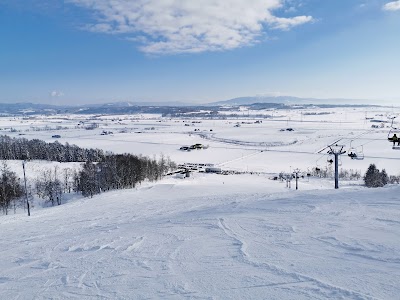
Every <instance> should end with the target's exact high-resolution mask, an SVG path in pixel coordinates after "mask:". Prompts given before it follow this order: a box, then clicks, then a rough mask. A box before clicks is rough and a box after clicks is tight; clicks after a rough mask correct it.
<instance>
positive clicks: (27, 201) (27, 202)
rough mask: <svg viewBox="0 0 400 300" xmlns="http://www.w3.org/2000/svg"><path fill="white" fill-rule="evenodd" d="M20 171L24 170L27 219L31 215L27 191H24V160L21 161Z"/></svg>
mask: <svg viewBox="0 0 400 300" xmlns="http://www.w3.org/2000/svg"><path fill="white" fill-rule="evenodd" d="M22 169H23V170H24V183H25V200H26V207H27V208H28V217H29V216H30V215H31V210H30V207H29V200H28V190H27V189H26V176H25V160H23V161H22Z"/></svg>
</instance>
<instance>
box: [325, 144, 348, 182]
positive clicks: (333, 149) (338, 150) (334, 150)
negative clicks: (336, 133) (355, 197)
mask: <svg viewBox="0 0 400 300" xmlns="http://www.w3.org/2000/svg"><path fill="white" fill-rule="evenodd" d="M343 148H344V145H338V144H335V145H331V146H329V151H328V154H332V155H334V156H335V189H338V188H339V155H342V154H345V153H346V151H344V150H343Z"/></svg>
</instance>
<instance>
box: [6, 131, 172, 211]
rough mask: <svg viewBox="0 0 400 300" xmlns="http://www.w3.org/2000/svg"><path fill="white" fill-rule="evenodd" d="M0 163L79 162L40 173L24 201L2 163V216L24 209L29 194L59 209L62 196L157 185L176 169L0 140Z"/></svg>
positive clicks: (165, 162)
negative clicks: (78, 166)
mask: <svg viewBox="0 0 400 300" xmlns="http://www.w3.org/2000/svg"><path fill="white" fill-rule="evenodd" d="M0 159H1V160H4V161H6V160H45V161H58V162H81V163H83V166H82V168H81V170H79V171H77V170H72V169H69V168H65V169H63V170H62V172H60V171H58V167H55V168H54V170H52V169H48V170H45V171H43V172H42V174H41V175H40V176H38V178H37V179H36V180H35V182H34V183H33V185H30V186H29V189H28V191H27V197H25V193H24V188H23V185H22V182H21V180H20V179H19V178H18V176H17V174H16V173H15V172H12V171H11V170H10V169H9V168H8V166H7V164H6V163H5V162H3V165H2V167H1V168H0V209H1V210H2V212H3V213H4V214H8V213H9V211H10V210H12V209H13V210H14V212H15V211H16V209H17V208H18V207H24V206H25V205H26V198H28V201H29V200H32V198H33V194H36V195H37V196H38V197H39V198H42V199H44V200H45V201H46V202H48V203H50V204H51V205H55V204H57V205H60V204H61V203H62V199H63V194H66V193H72V192H75V193H80V194H82V195H83V196H84V197H93V196H94V195H96V194H100V193H102V192H105V191H111V190H118V189H129V188H134V187H135V186H136V185H137V184H140V183H142V182H144V181H157V180H159V179H161V178H162V176H163V175H164V174H166V173H168V172H170V171H172V170H174V169H175V168H176V164H175V163H174V162H172V161H171V160H170V159H169V158H165V157H164V156H161V157H160V158H159V159H158V160H157V159H155V158H154V159H151V158H148V157H145V156H136V155H132V154H127V153H125V154H114V153H112V152H106V153H104V152H103V150H100V149H86V148H80V147H78V146H76V145H70V144H68V143H66V144H65V145H63V144H60V143H59V142H54V143H46V142H44V141H41V140H38V139H34V140H28V139H25V138H11V137H8V136H0Z"/></svg>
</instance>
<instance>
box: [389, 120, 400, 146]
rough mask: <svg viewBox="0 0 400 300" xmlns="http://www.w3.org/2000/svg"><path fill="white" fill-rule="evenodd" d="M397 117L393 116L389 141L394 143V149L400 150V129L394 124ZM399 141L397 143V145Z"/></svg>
mask: <svg viewBox="0 0 400 300" xmlns="http://www.w3.org/2000/svg"><path fill="white" fill-rule="evenodd" d="M395 118H396V117H392V118H391V119H392V123H391V124H390V130H389V132H388V137H387V139H388V141H389V142H390V143H393V147H392V149H394V150H400V129H399V128H398V127H395V126H394V119H395ZM396 143H397V145H396Z"/></svg>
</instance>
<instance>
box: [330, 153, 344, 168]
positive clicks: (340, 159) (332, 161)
mask: <svg viewBox="0 0 400 300" xmlns="http://www.w3.org/2000/svg"><path fill="white" fill-rule="evenodd" d="M334 162H335V160H334V159H333V158H332V155H329V156H328V158H327V160H326V163H327V166H328V164H329V165H332V164H333V163H334ZM341 165H342V158H341V157H340V156H338V166H341Z"/></svg>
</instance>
